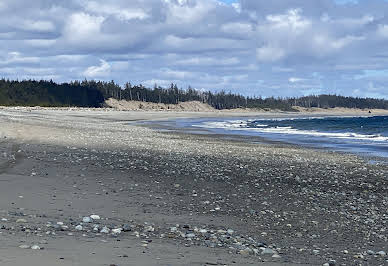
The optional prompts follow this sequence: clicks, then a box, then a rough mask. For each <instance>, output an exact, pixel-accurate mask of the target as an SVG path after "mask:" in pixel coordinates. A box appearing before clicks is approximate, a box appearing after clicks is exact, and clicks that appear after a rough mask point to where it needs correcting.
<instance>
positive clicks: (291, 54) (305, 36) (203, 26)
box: [0, 0, 388, 98]
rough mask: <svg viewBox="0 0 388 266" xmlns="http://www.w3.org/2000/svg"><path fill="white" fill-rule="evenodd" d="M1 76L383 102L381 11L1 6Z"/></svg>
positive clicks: (385, 48) (309, 5) (194, 5)
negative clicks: (332, 95) (325, 95)
mask: <svg viewBox="0 0 388 266" xmlns="http://www.w3.org/2000/svg"><path fill="white" fill-rule="evenodd" d="M0 77H5V78H10V79H24V78H33V79H53V80H55V81H58V82H64V81H69V80H74V79H84V78H87V79H99V80H111V79H114V80H115V81H117V82H118V83H120V84H123V83H125V82H126V81H131V82H132V83H136V84H138V83H142V84H144V85H147V86H153V85H154V84H155V83H157V84H159V85H162V86H167V85H168V84H170V83H171V82H174V83H178V85H179V86H181V87H184V88H185V87H187V86H188V85H191V86H192V87H195V88H198V89H210V90H213V91H216V90H221V89H226V90H232V91H234V92H239V93H242V94H245V95H261V96H272V95H275V96H291V95H306V94H320V93H337V94H343V95H353V96H368V97H384V98H388V2H387V1H385V0H358V1H357V0H352V1H351V0H271V1H269V0H94V1H87V0H67V1H59V0H33V1H31V0H1V1H0Z"/></svg>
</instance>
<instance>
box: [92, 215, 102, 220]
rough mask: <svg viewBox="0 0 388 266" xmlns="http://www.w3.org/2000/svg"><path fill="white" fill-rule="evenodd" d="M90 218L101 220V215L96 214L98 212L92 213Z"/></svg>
mask: <svg viewBox="0 0 388 266" xmlns="http://www.w3.org/2000/svg"><path fill="white" fill-rule="evenodd" d="M90 218H91V219H93V220H100V219H101V217H100V216H99V215H96V214H93V215H90Z"/></svg>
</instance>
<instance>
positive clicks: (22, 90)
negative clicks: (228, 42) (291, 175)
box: [0, 79, 388, 111]
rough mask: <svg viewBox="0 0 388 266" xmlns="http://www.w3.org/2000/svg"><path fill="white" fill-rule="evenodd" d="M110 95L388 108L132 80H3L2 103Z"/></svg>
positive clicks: (383, 103) (92, 100)
mask: <svg viewBox="0 0 388 266" xmlns="http://www.w3.org/2000/svg"><path fill="white" fill-rule="evenodd" d="M109 98H114V99H117V100H128V101H143V102H153V103H165V104H177V103H179V102H187V101H200V102H202V103H207V104H209V105H210V106H212V107H214V108H216V109H219V110H222V109H234V108H260V109H277V110H283V111H295V109H293V106H301V107H307V108H310V107H319V108H334V107H346V108H359V109H372V108H378V109H388V100H384V99H374V98H357V97H345V96H338V95H318V96H304V97H293V98H274V97H269V98H262V97H246V96H243V95H241V94H237V93H232V92H226V91H220V92H216V93H214V92H211V91H199V90H196V89H193V88H191V87H188V88H187V89H182V88H178V86H177V84H171V85H170V87H168V88H163V87H161V86H158V85H156V84H155V86H154V87H153V88H147V87H145V86H143V85H142V84H139V85H132V84H131V83H129V82H128V83H126V84H125V85H124V87H121V86H120V85H118V84H117V83H115V82H114V81H110V82H105V81H95V80H83V81H72V82H69V83H61V84H59V83H55V82H53V81H52V80H50V81H45V80H40V81H35V80H23V81H17V80H5V79H2V80H0V105H11V106H15V105H20V106H77V107H102V106H103V104H104V101H105V100H107V99H109Z"/></svg>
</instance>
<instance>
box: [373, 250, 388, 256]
mask: <svg viewBox="0 0 388 266" xmlns="http://www.w3.org/2000/svg"><path fill="white" fill-rule="evenodd" d="M376 255H379V256H381V257H385V256H386V255H387V253H386V252H385V251H383V250H381V251H379V252H377V253H376Z"/></svg>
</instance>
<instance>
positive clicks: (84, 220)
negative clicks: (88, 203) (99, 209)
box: [82, 217, 92, 223]
mask: <svg viewBox="0 0 388 266" xmlns="http://www.w3.org/2000/svg"><path fill="white" fill-rule="evenodd" d="M82 222H83V223H91V222H92V218H90V217H84V218H82Z"/></svg>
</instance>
